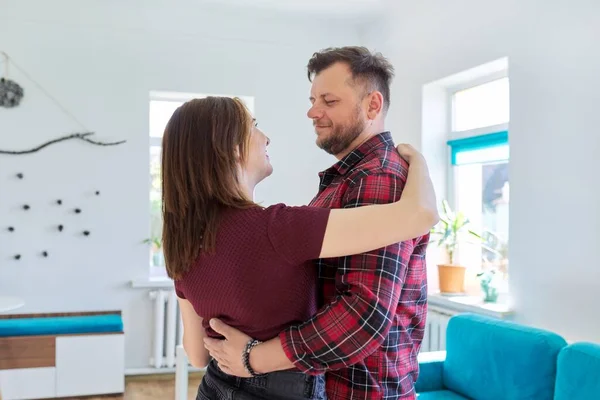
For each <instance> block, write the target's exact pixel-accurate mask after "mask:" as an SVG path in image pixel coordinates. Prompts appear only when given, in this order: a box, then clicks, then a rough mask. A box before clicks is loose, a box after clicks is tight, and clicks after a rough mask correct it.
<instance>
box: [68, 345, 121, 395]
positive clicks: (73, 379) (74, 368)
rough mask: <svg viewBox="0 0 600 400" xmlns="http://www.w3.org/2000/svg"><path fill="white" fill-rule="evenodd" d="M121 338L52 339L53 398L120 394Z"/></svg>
mask: <svg viewBox="0 0 600 400" xmlns="http://www.w3.org/2000/svg"><path fill="white" fill-rule="evenodd" d="M124 340H125V338H124V335H122V334H121V335H119V334H117V335H114V334H105V335H103V334H99V335H85V336H83V335H82V336H58V337H57V338H56V397H69V396H85V395H90V394H94V395H96V394H111V393H123V391H124V390H125V381H124V376H125V355H124V354H123V349H124Z"/></svg>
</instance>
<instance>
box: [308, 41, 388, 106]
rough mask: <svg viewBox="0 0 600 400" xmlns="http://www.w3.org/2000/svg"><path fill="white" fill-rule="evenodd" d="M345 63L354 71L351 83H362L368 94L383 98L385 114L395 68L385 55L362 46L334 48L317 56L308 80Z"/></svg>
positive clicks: (313, 57) (313, 61)
mask: <svg viewBox="0 0 600 400" xmlns="http://www.w3.org/2000/svg"><path fill="white" fill-rule="evenodd" d="M338 62H341V63H344V64H346V65H348V67H349V68H350V71H352V80H353V82H350V83H351V84H362V85H363V86H364V87H365V90H366V92H370V91H372V90H378V91H380V92H381V94H382V95H383V111H384V114H385V113H387V110H388V109H389V107H390V84H391V83H392V79H393V78H394V67H393V66H392V64H391V63H390V62H389V61H388V60H387V59H386V58H385V57H384V56H383V55H381V53H372V52H371V51H370V50H369V49H367V48H366V47H362V46H346V47H330V48H327V49H324V50H321V51H319V52H316V53H314V54H313V56H312V57H311V59H310V60H309V61H308V65H307V69H308V80H309V81H311V82H312V78H313V77H314V76H315V75H317V74H319V73H320V72H321V71H323V70H325V69H327V68H329V67H331V66H332V65H333V64H335V63H338Z"/></svg>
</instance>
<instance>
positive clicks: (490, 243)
mask: <svg viewBox="0 0 600 400" xmlns="http://www.w3.org/2000/svg"><path fill="white" fill-rule="evenodd" d="M481 236H482V238H483V241H484V242H485V245H484V246H483V247H484V252H483V253H482V261H483V265H482V268H483V271H481V272H479V273H478V274H477V278H479V285H480V287H481V291H482V292H483V301H484V302H486V303H495V302H496V301H498V294H499V287H500V282H501V280H502V278H503V277H505V275H506V273H507V269H508V243H507V242H506V240H504V239H503V238H502V237H500V236H499V235H498V234H496V233H494V232H491V231H485V232H483V234H482V235H481Z"/></svg>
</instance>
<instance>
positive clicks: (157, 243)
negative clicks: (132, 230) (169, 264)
mask: <svg viewBox="0 0 600 400" xmlns="http://www.w3.org/2000/svg"><path fill="white" fill-rule="evenodd" d="M144 243H145V244H149V245H151V248H150V254H151V255H152V266H153V267H163V266H164V265H165V259H164V256H163V252H162V240H161V238H160V237H156V236H153V237H151V238H148V239H146V240H144Z"/></svg>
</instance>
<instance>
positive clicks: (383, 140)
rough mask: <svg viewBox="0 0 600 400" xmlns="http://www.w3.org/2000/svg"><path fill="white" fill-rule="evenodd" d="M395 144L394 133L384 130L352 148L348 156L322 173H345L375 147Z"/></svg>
mask: <svg viewBox="0 0 600 400" xmlns="http://www.w3.org/2000/svg"><path fill="white" fill-rule="evenodd" d="M387 145H390V146H393V145H394V141H393V139H392V134H391V133H390V132H387V131H386V132H382V133H380V134H377V135H375V136H373V137H372V138H370V139H369V140H367V141H366V142H364V143H363V144H361V145H360V146H358V147H357V148H356V149H354V150H352V151H351V152H350V153H349V154H348V155H346V157H344V158H342V159H341V160H340V161H338V162H337V163H335V164H334V165H333V166H331V167H330V168H328V169H327V170H325V171H323V172H321V175H322V174H324V173H327V172H329V173H334V174H339V175H345V174H346V172H348V171H349V170H350V169H351V168H352V167H354V166H355V165H356V164H357V163H358V162H359V161H361V160H362V159H364V158H365V156H366V155H367V154H369V153H370V152H371V151H373V150H374V149H376V148H378V147H381V146H387Z"/></svg>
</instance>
